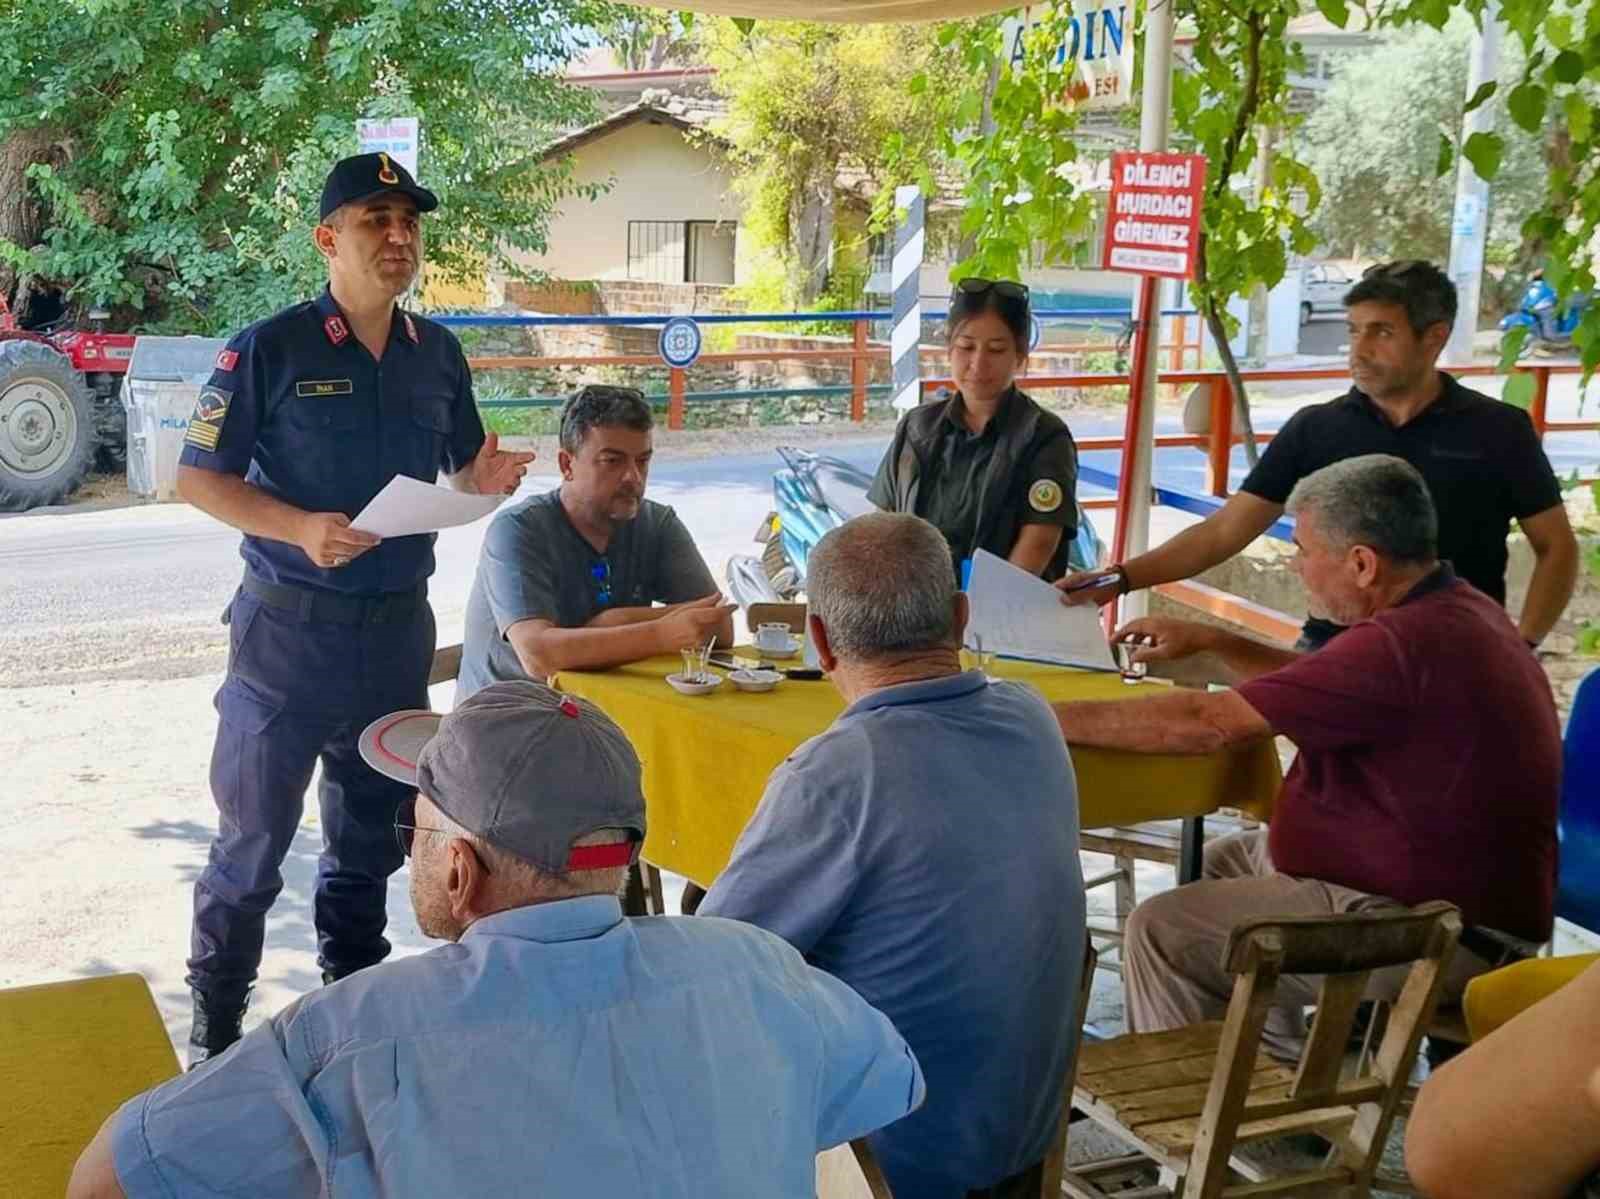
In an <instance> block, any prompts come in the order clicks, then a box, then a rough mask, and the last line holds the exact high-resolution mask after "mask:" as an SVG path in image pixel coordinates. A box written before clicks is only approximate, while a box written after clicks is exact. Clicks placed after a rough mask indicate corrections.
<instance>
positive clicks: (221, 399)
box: [183, 387, 233, 454]
mask: <svg viewBox="0 0 1600 1199" xmlns="http://www.w3.org/2000/svg"><path fill="white" fill-rule="evenodd" d="M232 402H233V392H231V391H229V390H228V389H227V388H225V387H202V388H201V389H200V398H199V399H197V400H196V401H195V404H194V415H193V416H192V417H190V418H189V431H188V432H187V433H185V434H184V435H183V442H184V444H185V445H192V446H194V448H195V449H197V450H205V451H206V452H207V453H208V454H209V453H214V452H215V451H216V448H217V442H218V441H219V440H220V439H221V437H222V422H223V421H225V420H227V419H228V405H229V404H231V403H232Z"/></svg>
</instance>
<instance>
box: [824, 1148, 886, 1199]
mask: <svg viewBox="0 0 1600 1199" xmlns="http://www.w3.org/2000/svg"><path fill="white" fill-rule="evenodd" d="M817 1196H818V1199H894V1192H893V1191H891V1190H890V1189H889V1180H888V1179H886V1178H885V1177H884V1176H883V1168H882V1167H881V1166H879V1165H878V1158H877V1155H875V1154H874V1153H873V1152H872V1147H871V1146H870V1145H868V1144H867V1141H866V1138H865V1137H857V1138H856V1139H855V1140H853V1141H851V1142H850V1143H849V1144H848V1145H836V1146H834V1147H833V1148H832V1149H829V1150H827V1151H826V1152H825V1153H819V1154H817Z"/></svg>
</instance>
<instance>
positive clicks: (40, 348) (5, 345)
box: [0, 338, 99, 512]
mask: <svg viewBox="0 0 1600 1199" xmlns="http://www.w3.org/2000/svg"><path fill="white" fill-rule="evenodd" d="M98 441H99V431H98V427H97V423H96V419H95V402H94V396H93V394H92V393H91V392H90V391H89V388H88V387H87V386H86V385H85V383H84V381H83V377H82V376H81V375H79V374H78V372H77V371H75V370H73V369H72V363H71V361H70V360H68V358H67V357H66V355H64V354H61V353H59V352H57V351H56V350H55V349H53V348H52V347H50V346H48V345H46V344H44V343H43V342H38V341H32V340H29V339H26V338H10V339H7V340H5V341H0V512H26V511H27V510H28V509H29V508H39V507H43V506H44V505H46V504H54V503H59V502H60V501H61V500H63V499H65V498H66V497H67V496H69V495H71V494H72V493H73V492H74V491H76V490H77V488H78V485H79V484H80V483H82V482H83V478H84V476H85V475H86V474H88V473H89V467H90V466H91V465H93V463H94V454H95V446H96V444H97V442H98Z"/></svg>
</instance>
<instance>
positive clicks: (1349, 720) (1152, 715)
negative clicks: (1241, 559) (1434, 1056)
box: [1055, 454, 1561, 1057]
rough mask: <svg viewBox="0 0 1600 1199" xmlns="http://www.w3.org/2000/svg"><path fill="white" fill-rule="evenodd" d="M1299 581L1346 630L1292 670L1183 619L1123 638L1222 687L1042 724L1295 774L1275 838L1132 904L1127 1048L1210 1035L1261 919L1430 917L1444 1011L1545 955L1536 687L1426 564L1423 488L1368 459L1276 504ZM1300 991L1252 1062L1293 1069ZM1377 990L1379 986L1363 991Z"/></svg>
mask: <svg viewBox="0 0 1600 1199" xmlns="http://www.w3.org/2000/svg"><path fill="white" fill-rule="evenodd" d="M1288 507H1289V511H1290V512H1292V513H1294V514H1295V516H1296V518H1297V520H1296V526H1295V543H1296V545H1297V546H1298V547H1299V551H1300V552H1299V554H1298V555H1297V557H1296V558H1295V562H1294V565H1295V569H1296V570H1297V571H1298V572H1299V574H1300V577H1301V579H1302V580H1303V581H1304V583H1305V585H1306V589H1307V591H1308V592H1310V593H1311V595H1312V596H1313V597H1315V599H1316V600H1317V601H1318V602H1319V604H1320V605H1321V606H1322V607H1323V609H1324V610H1326V611H1327V612H1328V613H1329V615H1330V617H1331V618H1332V619H1334V620H1336V621H1338V622H1339V623H1340V624H1343V625H1348V626H1350V627H1349V631H1348V632H1346V633H1345V634H1344V635H1342V636H1340V637H1338V638H1336V639H1335V640H1334V641H1332V642H1331V643H1329V644H1328V645H1327V646H1326V647H1325V648H1323V649H1321V650H1319V651H1318V652H1316V653H1313V654H1298V653H1295V652H1293V651H1289V650H1281V649H1277V648H1274V647H1271V646H1267V645H1263V644H1261V643H1259V642H1256V641H1252V640H1249V639H1247V638H1244V637H1240V636H1236V635H1234V634H1231V633H1226V632H1223V631H1221V630H1219V629H1215V628H1211V627H1208V626H1205V625H1200V624H1195V623H1192V622H1189V621H1180V620H1166V619H1148V620H1138V621H1134V622H1133V623H1131V624H1129V625H1128V626H1127V627H1126V628H1124V629H1122V630H1120V631H1119V632H1118V634H1117V637H1118V639H1120V640H1139V639H1143V640H1144V641H1146V642H1148V644H1147V646H1146V648H1145V649H1143V650H1142V651H1141V652H1140V654H1139V656H1140V657H1142V658H1143V659H1145V660H1146V661H1160V660H1166V659H1175V658H1183V657H1187V656H1189V655H1191V654H1195V653H1201V652H1210V653H1212V654H1214V655H1216V656H1217V657H1218V658H1220V659H1221V660H1222V661H1223V662H1224V663H1225V664H1226V666H1227V667H1228V668H1229V669H1230V670H1231V671H1232V672H1233V673H1234V675H1235V676H1236V677H1237V679H1238V680H1239V683H1238V686H1237V688H1236V689H1235V690H1232V691H1225V692H1216V693H1203V692H1189V691H1174V692H1172V693H1170V694H1168V695H1162V696H1158V697H1156V698H1153V699H1145V700H1126V701H1120V702H1109V703H1107V702H1101V703H1063V704H1057V705H1055V710H1056V716H1057V719H1058V720H1059V721H1060V723H1061V727H1062V730H1063V732H1065V734H1066V735H1067V738H1068V740H1070V741H1071V742H1072V743H1073V744H1075V745H1094V746H1105V747H1109V748H1115V749H1125V750H1136V751H1137V750H1145V751H1151V752H1156V751H1159V752H1163V753H1183V752H1194V753H1203V752H1209V751H1212V750H1215V749H1218V748H1221V747H1222V746H1225V745H1230V744H1234V743H1236V742H1240V741H1248V740H1251V739H1255V738H1260V737H1269V736H1273V735H1275V734H1281V735H1283V736H1285V737H1288V738H1289V740H1291V741H1293V742H1294V743H1295V745H1296V746H1297V747H1298V749H1299V751H1300V752H1299V756H1298V757H1297V758H1296V760H1295V763H1294V765H1293V767H1291V769H1290V771H1289V774H1288V777H1287V778H1286V779H1285V780H1284V785H1283V791H1282V793H1281V794H1280V795H1279V797H1278V802H1277V805H1276V808H1275V811H1274V813H1273V818H1272V823H1271V825H1270V827H1269V828H1268V829H1264V830H1257V831H1255V832H1249V833H1242V834H1238V835H1236V836H1232V837H1225V838H1221V839H1219V840H1217V841H1215V842H1212V843H1211V844H1209V845H1207V846H1206V854H1205V872H1204V875H1205V876H1204V878H1203V879H1202V880H1201V881H1199V882H1196V883H1194V884H1192V885H1190V886H1186V887H1179V888H1177V889H1175V890H1172V891H1168V892H1166V893H1164V894H1161V895H1157V896H1155V897H1153V898H1151V899H1149V900H1147V901H1146V902H1145V903H1143V904H1140V905H1139V907H1138V908H1137V909H1136V910H1135V911H1134V913H1133V915H1132V917H1131V918H1130V919H1129V922H1128V927H1127V940H1126V942H1125V946H1124V963H1123V978H1124V981H1125V982H1126V985H1127V997H1128V1023H1129V1027H1130V1029H1131V1030H1132V1031H1135V1032H1152V1031H1157V1030H1160V1029H1166V1028H1176V1027H1180V1026H1182V1025H1186V1024H1191V1023H1195V1022H1197V1021H1202V1020H1211V1019H1218V1018H1220V1017H1221V1016H1222V1014H1223V1012H1224V1010H1225V1009H1226V1007H1227V1004H1228V996H1229V994H1230V992H1231V990H1232V985H1233V980H1232V977H1231V976H1230V975H1229V974H1228V973H1227V972H1226V970H1225V969H1224V967H1223V963H1222V956H1223V949H1224V946H1225V945H1226V943H1227V940H1228V935H1229V932H1230V931H1231V930H1232V929H1233V927H1234V926H1235V925H1236V924H1237V923H1239V922H1240V921H1242V920H1246V919H1249V918H1252V917H1260V916H1325V915H1332V914H1335V913H1339V912H1357V911H1373V910H1381V909H1383V908H1392V907H1396V906H1409V905H1413V904H1418V903H1422V902H1424V901H1426V900H1434V899H1443V900H1448V901H1449V902H1451V903H1454V904H1456V905H1457V906H1458V907H1459V908H1460V909H1461V913H1462V920H1463V922H1464V923H1465V925H1466V926H1467V932H1466V933H1465V934H1464V935H1463V937H1462V943H1461V947H1460V949H1459V950H1458V951H1457V953H1456V955H1455V958H1454V960H1453V961H1452V963H1451V965H1450V968H1449V969H1448V971H1447V973H1446V980H1445V997H1446V999H1454V998H1456V997H1458V996H1459V995H1460V993H1461V989H1462V988H1463V987H1464V986H1465V985H1466V983H1467V980H1468V979H1470V978H1471V977H1472V976H1473V975H1475V974H1479V973H1481V972H1482V971H1484V970H1487V969H1489V968H1490V967H1492V966H1495V965H1498V964H1500V962H1502V961H1504V960H1505V959H1506V958H1507V957H1508V956H1513V955H1515V954H1517V953H1519V952H1526V951H1527V950H1528V949H1529V948H1530V947H1531V946H1532V945H1535V944H1537V943H1538V942H1541V941H1544V940H1546V939H1547V938H1548V937H1549V935H1550V931H1551V924H1552V920H1553V901H1554V891H1555V874H1556V802H1557V793H1558V790H1559V784H1560V770H1561V733H1560V727H1559V722H1558V720H1557V718H1556V711H1555V705H1554V702H1553V700H1552V697H1551V694H1550V685H1549V683H1548V681H1547V680H1546V679H1545V675H1544V672H1543V670H1542V669H1541V668H1540V667H1539V664H1538V662H1537V661H1536V660H1535V658H1534V656H1533V655H1532V654H1531V653H1529V651H1528V647H1527V646H1526V644H1524V642H1523V641H1522V639H1521V637H1520V636H1519V635H1518V633H1517V629H1516V627H1515V626H1514V625H1513V624H1512V623H1511V621H1510V619H1509V618H1508V617H1507V616H1506V613H1505V611H1504V609H1502V608H1501V607H1500V605H1499V604H1497V603H1495V602H1494V601H1493V600H1492V599H1490V598H1489V597H1488V596H1486V595H1484V594H1483V593H1482V592H1480V591H1477V590H1476V589H1474V588H1473V587H1471V586H1470V585H1468V584H1466V583H1464V582H1462V581H1461V580H1459V579H1458V578H1456V576H1455V572H1454V571H1453V570H1452V569H1451V567H1450V564H1449V563H1448V562H1441V561H1439V560H1438V557H1437V551H1436V544H1437V536H1438V520H1437V517H1436V515H1435V512H1434V507H1433V502H1432V500H1431V499H1430V498H1429V495H1428V490H1427V485H1426V484H1425V483H1424V482H1423V480H1422V476H1421V475H1420V474H1418V473H1417V471H1416V469H1415V468H1414V467H1412V466H1410V465H1409V464H1407V463H1406V462H1404V461H1402V460H1401V459H1399V458H1395V457H1391V456H1388V455H1383V454H1369V455H1365V456H1363V457H1358V458H1350V459H1346V460H1344V461H1342V462H1337V463H1334V464H1333V465H1331V466H1327V467H1324V468H1323V469H1322V470H1319V471H1316V472H1314V473H1313V474H1310V475H1308V476H1306V478H1304V479H1303V480H1301V482H1300V483H1299V484H1298V485H1297V486H1296V487H1295V489H1294V493H1293V494H1292V495H1291V496H1290V498H1289V505H1288ZM1314 981H1315V980H1310V979H1304V978H1285V979H1283V980H1281V981H1280V983H1279V991H1278V999H1279V1003H1280V1005H1281V1006H1280V1007H1279V1008H1278V1010H1276V1011H1275V1012H1274V1014H1273V1016H1272V1018H1271V1019H1270V1020H1269V1021H1268V1025H1267V1030H1266V1034H1265V1042H1266V1044H1267V1047H1268V1048H1269V1049H1270V1050H1272V1051H1273V1052H1274V1053H1275V1054H1277V1055H1279V1056H1283V1057H1292V1056H1294V1055H1295V1054H1297V1053H1298V1051H1299V1048H1300V1045H1301V1043H1302V1040H1303V1037H1304V1032H1305V1026H1304V1022H1303V1020H1302V1018H1301V1010H1302V1008H1303V1006H1304V1005H1305V1004H1307V1003H1310V1002H1312V1001H1313V1000H1314V997H1315V987H1314V985H1313V984H1314ZM1392 985H1393V983H1392V980H1384V979H1381V978H1380V979H1377V980H1375V982H1374V993H1375V994H1382V993H1384V988H1385V987H1386V986H1392Z"/></svg>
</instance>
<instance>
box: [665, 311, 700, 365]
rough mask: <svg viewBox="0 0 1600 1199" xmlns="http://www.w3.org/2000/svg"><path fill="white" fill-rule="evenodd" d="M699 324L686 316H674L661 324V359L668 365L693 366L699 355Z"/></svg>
mask: <svg viewBox="0 0 1600 1199" xmlns="http://www.w3.org/2000/svg"><path fill="white" fill-rule="evenodd" d="M700 342H701V337H700V326H699V325H697V324H695V323H694V321H693V320H691V319H690V318H689V317H686V316H675V317H673V318H672V319H671V320H670V321H668V322H667V323H666V324H664V325H662V326H661V342H660V349H661V361H663V362H665V363H666V364H667V365H668V366H676V367H685V366H693V365H694V360H695V359H696V358H698V357H700Z"/></svg>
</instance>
